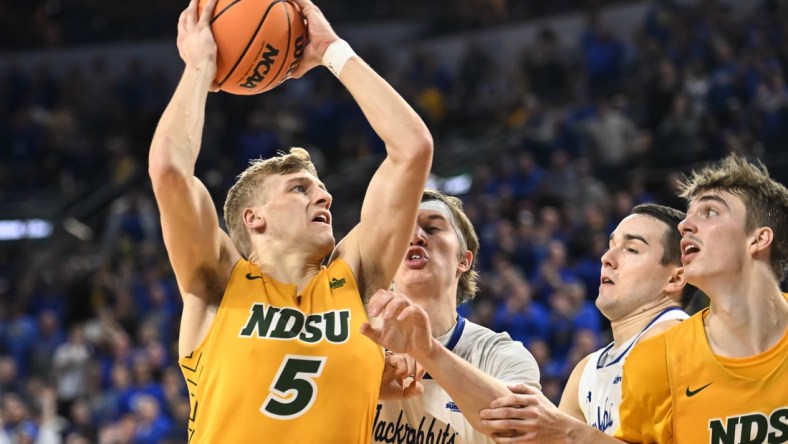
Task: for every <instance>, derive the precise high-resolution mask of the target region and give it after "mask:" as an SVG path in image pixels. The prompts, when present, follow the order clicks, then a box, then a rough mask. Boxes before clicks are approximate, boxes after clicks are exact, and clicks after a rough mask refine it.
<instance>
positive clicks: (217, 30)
mask: <svg viewBox="0 0 788 444" xmlns="http://www.w3.org/2000/svg"><path fill="white" fill-rule="evenodd" d="M206 2H207V0H200V2H199V8H198V9H199V11H202V7H203V5H204V4H205V3H206ZM211 30H212V31H213V36H214V39H215V40H216V48H217V60H216V83H218V84H219V89H220V90H222V91H225V92H228V93H231V94H239V95H251V94H259V93H262V92H265V91H269V90H271V89H272V88H275V87H276V86H277V85H279V84H280V83H282V82H284V81H285V80H287V79H288V77H290V74H292V72H293V71H294V70H295V69H296V68H297V67H298V62H299V61H300V60H301V56H302V55H303V52H304V47H305V46H306V27H305V26H304V19H303V16H302V15H301V12H300V11H299V9H298V7H297V6H296V5H295V4H293V3H291V2H289V1H287V0H219V1H218V3H217V4H216V10H215V11H214V14H213V19H212V20H211Z"/></svg>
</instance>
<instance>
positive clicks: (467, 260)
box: [457, 250, 473, 275]
mask: <svg viewBox="0 0 788 444" xmlns="http://www.w3.org/2000/svg"><path fill="white" fill-rule="evenodd" d="M471 265H473V253H471V250H465V252H464V253H463V254H462V255H461V256H460V263H459V264H457V272H458V275H460V274H463V273H465V272H466V271H468V270H470V269H471Z"/></svg>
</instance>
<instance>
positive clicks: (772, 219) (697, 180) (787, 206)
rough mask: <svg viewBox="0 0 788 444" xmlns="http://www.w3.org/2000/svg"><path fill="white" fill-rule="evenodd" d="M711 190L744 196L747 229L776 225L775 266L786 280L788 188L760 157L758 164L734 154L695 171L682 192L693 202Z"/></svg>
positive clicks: (682, 194) (773, 247)
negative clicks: (771, 174) (773, 175)
mask: <svg viewBox="0 0 788 444" xmlns="http://www.w3.org/2000/svg"><path fill="white" fill-rule="evenodd" d="M710 190H720V191H727V192H729V193H732V194H735V195H737V196H739V197H740V198H741V200H742V202H743V203H744V207H745V227H744V228H745V230H746V231H747V232H751V231H752V230H754V229H755V228H758V227H769V228H771V229H772V231H773V232H774V240H773V243H772V248H771V251H770V259H771V266H772V270H773V271H774V274H775V276H776V277H777V280H779V281H781V280H783V278H785V270H786V267H788V189H786V188H785V187H784V186H783V185H782V184H780V183H778V182H777V181H775V180H774V179H772V178H771V177H770V176H769V171H767V170H766V167H765V166H764V165H763V163H761V162H760V161H758V162H757V164H754V163H751V162H749V161H747V160H746V159H744V158H743V157H741V156H739V155H737V154H730V155H728V156H727V157H725V158H724V159H723V160H721V161H720V162H718V163H716V164H714V165H711V166H707V167H704V168H703V169H701V170H696V171H693V172H692V175H691V177H689V178H688V179H687V180H686V181H685V182H684V183H683V184H682V186H681V193H680V194H679V195H680V196H681V197H683V198H684V199H686V200H687V201H688V202H689V201H691V200H692V199H694V198H696V197H698V196H699V195H700V194H702V193H704V192H706V191H710Z"/></svg>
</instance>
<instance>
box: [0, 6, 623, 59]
mask: <svg viewBox="0 0 788 444" xmlns="http://www.w3.org/2000/svg"><path fill="white" fill-rule="evenodd" d="M632 1H633V0H582V1H578V0H553V1H550V2H544V1H540V0H516V1H511V0H464V1H462V2H453V1H449V0H438V1H430V2H424V1H416V0H404V1H396V2H392V1H388V0H333V1H328V2H317V3H318V6H320V8H321V9H322V10H323V12H324V13H325V14H326V17H328V19H329V20H331V22H332V23H334V24H339V25H341V24H344V23H356V22H381V21H409V22H419V23H422V24H423V25H424V29H425V32H426V33H428V34H431V35H435V34H448V33H456V32H462V31H463V30H467V29H469V28H486V27H490V26H496V25H500V24H503V23H511V22H515V21H522V20H526V19H533V18H536V17H542V16H546V15H551V14H557V13H563V12H571V11H574V10H576V9H578V8H583V7H602V6H606V5H610V4H616V3H626V2H632ZM226 3H229V2H224V3H222V2H220V5H223V4H226ZM187 4H188V0H181V1H177V2H174V1H168V2H160V1H155V0H138V1H136V2H96V1H93V0H70V1H68V2H66V1H64V0H31V1H25V2H2V3H0V50H18V49H23V48H35V49H40V48H63V47H70V46H75V45H84V44H91V45H95V44H100V43H110V42H136V41H139V40H148V39H155V38H173V39H174V38H175V31H176V28H175V26H174V23H173V19H172V18H173V17H178V14H180V12H181V10H183V9H184V8H185V7H186V5H187Z"/></svg>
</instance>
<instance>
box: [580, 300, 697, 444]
mask: <svg viewBox="0 0 788 444" xmlns="http://www.w3.org/2000/svg"><path fill="white" fill-rule="evenodd" d="M688 317H689V316H688V315H687V313H684V311H682V310H681V309H680V308H678V307H674V308H669V309H667V310H665V311H663V312H662V313H660V314H659V315H657V316H656V317H655V318H654V319H652V320H651V322H649V324H648V325H647V326H646V328H644V329H643V330H642V331H641V332H640V333H638V334H636V335H635V336H633V337H632V338H630V339H629V340H628V341H626V342H625V343H623V344H621V346H620V347H616V348H614V347H615V345H616V344H615V343H613V342H611V343H610V344H609V345H608V346H607V347H605V348H603V349H601V350H597V351H595V352H594V353H592V354H591V356H590V357H589V358H588V361H587V362H586V366H585V368H584V369H583V374H582V375H581V376H580V384H579V386H578V390H577V397H578V402H579V403H580V409H581V410H582V411H583V415H584V416H585V418H586V424H588V425H591V426H593V427H595V428H597V429H598V430H601V431H602V432H605V433H606V434H608V435H613V433H615V431H616V428H618V406H619V405H621V376H622V375H623V374H624V360H625V359H626V357H627V355H628V354H629V351H630V350H632V347H634V346H635V344H637V342H638V340H639V339H640V337H641V336H643V333H645V332H647V331H648V330H649V329H650V328H651V327H653V326H654V325H656V324H658V323H660V322H665V321H670V320H674V319H678V320H684V319H687V318H688Z"/></svg>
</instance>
